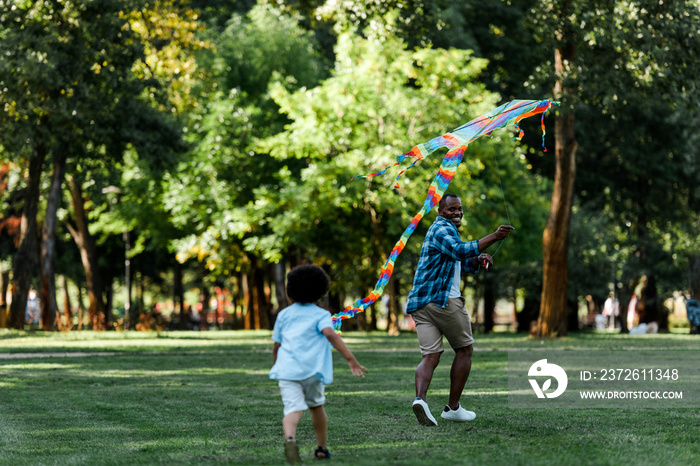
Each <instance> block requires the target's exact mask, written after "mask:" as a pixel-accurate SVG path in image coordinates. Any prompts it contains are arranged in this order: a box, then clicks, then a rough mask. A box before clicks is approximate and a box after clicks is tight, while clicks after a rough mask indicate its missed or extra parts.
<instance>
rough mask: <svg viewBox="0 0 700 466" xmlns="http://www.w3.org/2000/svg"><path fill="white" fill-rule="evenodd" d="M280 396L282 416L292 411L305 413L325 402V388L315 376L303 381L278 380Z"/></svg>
mask: <svg viewBox="0 0 700 466" xmlns="http://www.w3.org/2000/svg"><path fill="white" fill-rule="evenodd" d="M279 386H280V394H281V395H282V403H283V404H284V415H285V416H286V415H287V414H289V413H293V412H294V411H306V410H307V409H308V408H315V407H317V406H321V405H323V403H325V402H326V396H325V395H324V391H325V386H324V385H323V382H321V380H320V379H319V378H318V377H316V376H315V375H313V376H311V377H309V378H308V379H305V380H280V381H279Z"/></svg>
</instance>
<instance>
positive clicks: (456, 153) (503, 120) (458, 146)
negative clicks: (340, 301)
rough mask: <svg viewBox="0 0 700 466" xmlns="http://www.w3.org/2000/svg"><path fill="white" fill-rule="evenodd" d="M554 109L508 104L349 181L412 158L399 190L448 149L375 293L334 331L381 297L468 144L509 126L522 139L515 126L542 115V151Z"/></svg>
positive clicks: (342, 315) (338, 317)
mask: <svg viewBox="0 0 700 466" xmlns="http://www.w3.org/2000/svg"><path fill="white" fill-rule="evenodd" d="M556 105H559V103H558V102H554V101H551V100H513V101H510V102H508V103H506V104H504V105H501V106H500V107H498V108H496V109H494V110H492V111H490V112H488V113H486V114H484V115H482V116H480V117H478V118H475V119H474V120H472V121H470V122H469V123H466V124H464V125H462V126H460V127H459V128H457V129H455V130H453V131H451V132H449V133H447V134H444V135H442V136H438V137H436V138H434V139H431V140H430V141H428V142H425V143H423V144H419V145H417V146H415V147H414V148H413V149H411V151H410V152H408V153H406V154H403V155H399V156H398V157H396V162H395V163H394V164H393V165H389V166H388V167H386V168H385V169H384V170H382V171H380V172H377V173H372V174H369V175H357V176H355V177H353V178H352V179H353V180H354V179H355V178H357V177H362V178H371V177H374V176H380V175H383V174H384V173H385V172H386V171H387V170H388V169H390V168H392V167H395V166H397V165H399V164H401V163H402V162H403V161H404V160H406V159H408V158H414V159H415V160H414V161H413V163H412V164H411V165H410V166H409V167H408V168H406V169H404V170H402V171H401V172H399V174H398V176H397V177H396V183H395V185H394V187H395V188H398V187H399V178H400V177H401V175H403V174H404V173H405V172H406V170H409V169H411V168H413V166H414V165H415V164H416V163H418V162H419V161H420V160H422V159H424V158H425V157H427V156H428V155H430V154H432V153H433V152H435V151H436V150H437V149H439V148H441V147H447V149H448V152H447V154H446V155H445V158H444V159H443V160H442V163H441V164H440V168H439V170H438V173H437V175H435V178H434V179H433V181H432V183H430V188H429V189H428V195H427V197H426V199H425V202H424V203H423V207H421V210H420V211H419V212H418V213H417V214H416V215H415V216H414V217H413V219H412V220H411V223H409V225H408V227H406V230H405V231H404V232H403V234H402V235H401V238H399V241H398V242H397V243H396V245H395V246H394V249H392V251H391V254H390V255H389V258H388V259H387V260H386V262H385V263H384V266H383V267H382V270H381V273H380V275H379V280H377V284H376V285H375V287H374V289H373V290H372V291H371V292H370V294H369V295H368V296H367V297H365V298H362V299H359V300H357V301H356V302H355V303H354V305H353V306H348V307H347V308H345V310H344V311H341V312H339V313H338V314H335V315H333V326H334V328H335V330H336V331H338V330H339V329H340V326H341V324H342V321H343V320H345V319H350V318H352V317H354V316H355V314H357V313H358V312H363V311H364V310H365V309H367V307H369V306H371V305H372V304H373V303H374V302H375V301H377V299H379V297H380V296H381V295H382V293H383V292H384V287H385V286H386V284H387V282H388V281H389V278H391V275H392V273H393V272H394V263H395V262H396V258H397V257H399V254H401V251H403V249H404V247H406V243H408V239H409V238H410V237H411V235H412V234H413V232H414V231H415V230H416V227H417V226H418V223H420V221H421V219H422V218H423V216H424V215H425V214H427V213H428V212H430V210H431V209H432V208H433V207H435V205H436V204H437V203H438V202H440V199H441V198H442V196H443V194H445V191H446V190H447V187H448V186H449V184H450V182H451V181H452V178H453V177H454V175H455V173H456V172H457V167H459V164H460V163H462V158H463V157H464V151H465V150H466V149H467V147H468V146H469V143H470V142H472V141H474V140H475V139H477V138H479V137H481V136H484V135H489V134H491V132H492V131H493V130H495V129H498V128H503V127H505V126H507V125H509V124H511V123H512V124H514V126H515V129H516V130H517V131H518V136H517V138H518V139H521V138H522V137H523V134H524V133H523V131H522V130H521V129H520V127H519V126H518V123H519V122H520V120H522V119H523V118H528V117H531V116H533V115H537V114H540V113H541V114H542V147H544V136H545V130H544V116H545V113H546V111H547V110H548V109H549V108H550V107H552V106H556ZM544 150H545V151H546V150H547V148H546V147H545V148H544Z"/></svg>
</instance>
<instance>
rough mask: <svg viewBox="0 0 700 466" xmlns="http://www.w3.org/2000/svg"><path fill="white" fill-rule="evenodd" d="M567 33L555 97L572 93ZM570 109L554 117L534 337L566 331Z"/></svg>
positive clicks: (572, 157) (558, 57) (572, 148)
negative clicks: (568, 82) (549, 191)
mask: <svg viewBox="0 0 700 466" xmlns="http://www.w3.org/2000/svg"><path fill="white" fill-rule="evenodd" d="M570 37H571V36H570V35H567V36H566V37H563V40H562V42H563V45H562V46H561V47H560V48H558V49H557V50H556V52H555V54H554V62H555V69H556V73H557V77H558V78H557V79H558V81H557V83H556V86H555V90H554V91H555V92H554V93H555V96H556V97H557V98H558V99H561V98H564V99H566V98H567V96H569V95H571V94H572V91H571V90H570V89H568V88H566V87H564V86H563V84H562V81H563V79H564V77H565V67H568V66H569V65H568V64H567V63H573V61H574V60H575V58H576V49H575V47H574V46H573V45H571V44H570V43H569V42H568V39H570ZM574 122H575V118H574V112H573V108H564V105H562V108H561V109H560V110H559V112H558V113H557V116H556V128H555V141H556V142H555V144H556V151H555V160H556V165H555V173H554V192H553V193H552V206H551V210H550V212H549V218H548V219H547V225H546V227H545V230H544V235H543V239H542V249H543V253H544V264H543V274H542V275H543V276H542V302H541V304H540V315H539V319H538V321H537V336H540V337H552V336H563V335H566V334H567V301H566V295H567V285H568V260H567V256H568V250H569V227H570V220H571V203H572V200H573V192H574V180H575V179H576V149H577V144H576V137H575V131H574V130H575V127H574Z"/></svg>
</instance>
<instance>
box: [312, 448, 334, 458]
mask: <svg viewBox="0 0 700 466" xmlns="http://www.w3.org/2000/svg"><path fill="white" fill-rule="evenodd" d="M314 458H316V459H317V460H329V459H331V452H330V451H328V449H327V448H323V447H318V448H317V449H316V451H315V452H314Z"/></svg>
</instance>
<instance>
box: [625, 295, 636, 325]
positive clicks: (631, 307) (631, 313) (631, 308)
mask: <svg viewBox="0 0 700 466" xmlns="http://www.w3.org/2000/svg"><path fill="white" fill-rule="evenodd" d="M638 323H639V316H638V315H637V295H636V294H633V295H632V297H631V298H630V302H629V304H628V305H627V330H632V329H633V328H634V327H636V326H637V324H638Z"/></svg>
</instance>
